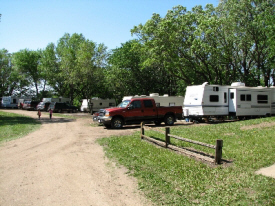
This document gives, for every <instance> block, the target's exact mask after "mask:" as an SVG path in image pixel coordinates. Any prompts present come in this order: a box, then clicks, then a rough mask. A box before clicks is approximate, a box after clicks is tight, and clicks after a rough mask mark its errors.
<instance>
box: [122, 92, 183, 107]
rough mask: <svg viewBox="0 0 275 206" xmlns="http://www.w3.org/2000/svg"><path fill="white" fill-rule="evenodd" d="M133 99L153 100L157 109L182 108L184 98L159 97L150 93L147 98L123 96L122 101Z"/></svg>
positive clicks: (142, 96) (166, 95) (143, 96)
mask: <svg viewBox="0 0 275 206" xmlns="http://www.w3.org/2000/svg"><path fill="white" fill-rule="evenodd" d="M134 98H153V99H154V100H155V102H156V106H157V107H161V106H163V107H171V106H182V105H183V101H184V97H182V96H169V95H168V94H165V95H163V96H159V94H158V93H152V94H150V95H149V96H146V95H140V96H139V95H135V96H125V97H123V99H122V101H124V100H130V99H134Z"/></svg>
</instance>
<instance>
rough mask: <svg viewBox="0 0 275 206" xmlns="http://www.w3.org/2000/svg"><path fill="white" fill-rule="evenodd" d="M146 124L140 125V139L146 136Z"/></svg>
mask: <svg viewBox="0 0 275 206" xmlns="http://www.w3.org/2000/svg"><path fill="white" fill-rule="evenodd" d="M143 125H144V122H141V123H140V138H141V139H143V135H144V127H143Z"/></svg>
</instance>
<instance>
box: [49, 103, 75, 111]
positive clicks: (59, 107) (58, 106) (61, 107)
mask: <svg viewBox="0 0 275 206" xmlns="http://www.w3.org/2000/svg"><path fill="white" fill-rule="evenodd" d="M50 109H51V110H52V111H53V112H59V113H61V112H64V111H66V112H76V111H77V107H75V106H72V105H69V104H67V103H60V102H52V103H51V104H50V105H49V107H48V111H49V110H50Z"/></svg>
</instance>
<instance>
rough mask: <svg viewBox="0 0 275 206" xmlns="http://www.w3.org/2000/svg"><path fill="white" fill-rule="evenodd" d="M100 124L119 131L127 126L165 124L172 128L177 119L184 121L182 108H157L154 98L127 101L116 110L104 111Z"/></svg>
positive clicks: (100, 117)
mask: <svg viewBox="0 0 275 206" xmlns="http://www.w3.org/2000/svg"><path fill="white" fill-rule="evenodd" d="M97 119H98V122H99V123H103V124H104V126H105V127H107V128H114V129H119V128H122V127H123V125H126V124H139V123H141V122H145V123H147V122H154V123H155V124H156V125H159V124H161V123H162V122H164V123H165V124H166V125H168V126H171V125H173V124H174V122H175V121H177V119H182V106H168V107H157V106H156V103H155V100H154V99H153V98H136V99H131V100H125V101H123V102H121V103H120V104H119V105H118V106H117V107H115V108H107V109H104V110H103V112H100V114H99V116H98V118H97Z"/></svg>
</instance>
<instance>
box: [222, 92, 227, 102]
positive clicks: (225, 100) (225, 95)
mask: <svg viewBox="0 0 275 206" xmlns="http://www.w3.org/2000/svg"><path fill="white" fill-rule="evenodd" d="M223 99H224V103H227V93H226V92H224V93H223Z"/></svg>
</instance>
